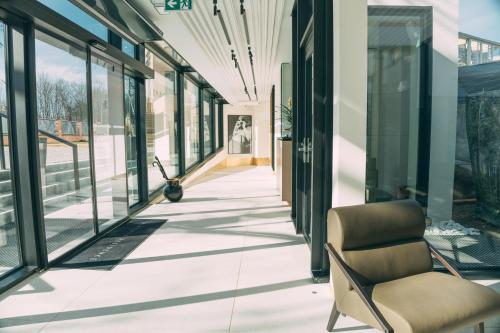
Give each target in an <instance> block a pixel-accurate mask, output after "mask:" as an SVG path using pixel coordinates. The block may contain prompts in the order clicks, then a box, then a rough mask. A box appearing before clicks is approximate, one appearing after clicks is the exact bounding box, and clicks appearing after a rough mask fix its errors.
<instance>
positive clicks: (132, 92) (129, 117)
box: [125, 75, 139, 206]
mask: <svg viewBox="0 0 500 333" xmlns="http://www.w3.org/2000/svg"><path fill="white" fill-rule="evenodd" d="M125 136H126V140H127V180H128V205H129V206H132V205H134V204H136V203H137V202H139V177H138V161H137V159H138V157H139V156H138V155H137V145H138V141H137V140H138V137H137V82H136V80H135V79H134V78H132V77H130V76H128V75H125Z"/></svg>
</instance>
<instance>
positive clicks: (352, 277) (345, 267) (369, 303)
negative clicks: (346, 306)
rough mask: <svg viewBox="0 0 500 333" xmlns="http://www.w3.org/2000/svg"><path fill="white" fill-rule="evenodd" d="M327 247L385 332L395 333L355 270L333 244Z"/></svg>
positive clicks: (326, 245) (327, 244)
mask: <svg viewBox="0 0 500 333" xmlns="http://www.w3.org/2000/svg"><path fill="white" fill-rule="evenodd" d="M325 249H326V250H327V251H328V254H329V255H330V257H331V258H332V259H333V260H334V261H335V263H336V264H337V265H338V267H339V268H340V271H341V272H342V273H343V274H344V275H345V277H346V278H347V280H348V281H349V283H350V284H351V285H352V287H353V289H354V290H355V291H356V293H358V295H359V297H361V300H362V301H363V303H365V305H366V306H367V307H368V309H369V310H370V312H371V313H372V314H373V316H374V317H375V319H377V321H378V323H379V324H380V326H381V327H382V328H383V329H384V332H386V333H393V332H394V330H393V328H392V327H391V326H390V325H389V323H388V322H387V320H385V318H384V316H383V315H382V314H381V313H380V311H379V310H378V308H377V306H376V305H375V303H373V301H372V299H371V297H370V296H369V295H368V293H367V292H366V289H365V287H364V286H363V285H362V284H361V283H360V282H359V280H358V279H357V278H356V276H355V275H354V271H353V270H352V269H351V268H350V267H349V266H348V265H347V264H346V263H345V262H344V260H342V258H341V257H340V256H339V254H338V253H337V251H335V249H334V248H333V246H332V244H330V243H326V244H325Z"/></svg>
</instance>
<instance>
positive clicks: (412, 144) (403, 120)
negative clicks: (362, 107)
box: [366, 8, 431, 202]
mask: <svg viewBox="0 0 500 333" xmlns="http://www.w3.org/2000/svg"><path fill="white" fill-rule="evenodd" d="M386 11H387V12H386ZM412 13H413V12H412V10H411V9H410V10H408V9H406V10H405V9H397V8H395V9H391V8H388V9H377V10H374V9H373V8H372V9H370V11H369V18H368V119H367V122H368V126H367V147H366V152H367V154H366V155H367V156H366V201H367V202H377V201H388V200H396V199H405V198H413V199H419V196H418V195H417V193H418V194H423V193H425V192H426V186H427V185H426V184H421V181H420V178H419V177H420V176H419V173H418V171H419V170H418V168H419V165H418V164H419V163H421V162H422V161H421V160H420V161H419V157H420V155H419V154H420V151H421V150H422V149H424V150H425V149H426V147H424V146H420V145H422V144H423V143H424V142H425V140H424V139H423V138H422V137H421V128H420V126H421V120H420V119H421V117H422V110H425V105H423V104H422V103H424V102H423V101H422V98H421V96H422V94H424V93H425V91H421V87H422V83H423V82H424V79H423V78H422V74H421V73H422V72H424V70H425V69H424V68H422V67H423V66H424V65H423V64H424V61H425V57H427V53H426V52H425V50H426V48H425V41H426V40H427V39H428V38H429V37H430V36H429V35H428V32H429V31H430V30H431V29H429V27H426V26H425V25H424V23H423V22H425V20H424V19H423V17H422V15H423V14H419V13H415V14H412ZM428 24H430V22H429V23H428ZM429 33H430V32H429ZM427 149H428V148H427ZM423 183H425V181H424V182H423Z"/></svg>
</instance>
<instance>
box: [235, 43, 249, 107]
mask: <svg viewBox="0 0 500 333" xmlns="http://www.w3.org/2000/svg"><path fill="white" fill-rule="evenodd" d="M231 60H233V61H234V67H235V68H236V69H237V70H238V73H239V74H240V78H241V82H243V87H244V92H245V94H246V95H247V96H248V100H250V101H252V97H250V94H249V93H248V88H247V83H246V82H245V78H244V77H243V73H242V72H241V68H240V64H239V63H238V59H237V58H236V54H235V53H234V50H231Z"/></svg>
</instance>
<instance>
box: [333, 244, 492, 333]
mask: <svg viewBox="0 0 500 333" xmlns="http://www.w3.org/2000/svg"><path fill="white" fill-rule="evenodd" d="M426 242H427V241H426ZM427 245H428V246H429V250H430V251H431V254H432V255H433V256H434V257H435V258H436V259H437V260H438V261H439V262H440V263H441V264H442V265H443V266H444V267H445V268H446V269H447V270H448V271H449V272H450V273H451V274H453V275H454V276H456V277H458V278H461V279H463V278H464V277H463V276H462V274H461V273H460V272H459V270H458V269H457V268H456V266H455V265H454V264H453V263H451V262H449V261H448V260H447V259H446V258H445V257H444V256H443V255H442V254H441V253H440V252H439V251H438V250H437V249H436V248H435V247H434V246H432V245H431V244H429V243H428V242H427ZM325 249H326V250H327V251H328V254H329V255H330V257H331V258H332V259H333V260H334V261H335V263H336V264H337V265H338V267H339V269H340V271H341V272H342V273H343V274H344V276H345V277H346V278H347V280H348V281H349V283H350V284H351V286H352V287H353V289H354V291H355V292H356V293H357V294H358V295H359V297H360V298H361V300H362V301H363V303H364V304H365V305H366V306H367V307H368V309H369V310H370V312H371V313H372V314H373V316H374V317H375V319H376V320H377V321H378V323H379V325H380V327H382V329H383V330H384V332H386V333H394V329H393V328H392V327H391V325H389V323H388V322H387V320H386V319H385V318H384V316H383V315H382V313H381V312H380V310H379V309H378V308H377V306H376V305H375V303H374V302H373V300H372V299H371V296H370V294H369V291H368V290H369V288H370V287H373V286H370V285H363V284H362V283H361V282H360V281H359V279H358V278H357V277H356V274H355V272H354V271H353V270H352V269H351V268H350V267H349V266H348V265H347V264H346V263H345V261H344V260H343V259H342V258H341V257H340V255H339V254H338V253H337V251H336V250H335V249H334V248H333V245H332V244H330V243H326V244H325ZM340 314H341V313H340V312H339V310H338V308H337V304H336V303H335V302H334V303H333V308H332V312H331V314H330V319H329V320H328V325H327V328H326V329H327V331H328V332H333V328H334V326H335V323H336V322H337V320H338V318H339V315H340ZM474 332H475V333H484V323H479V324H477V325H475V326H474Z"/></svg>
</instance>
